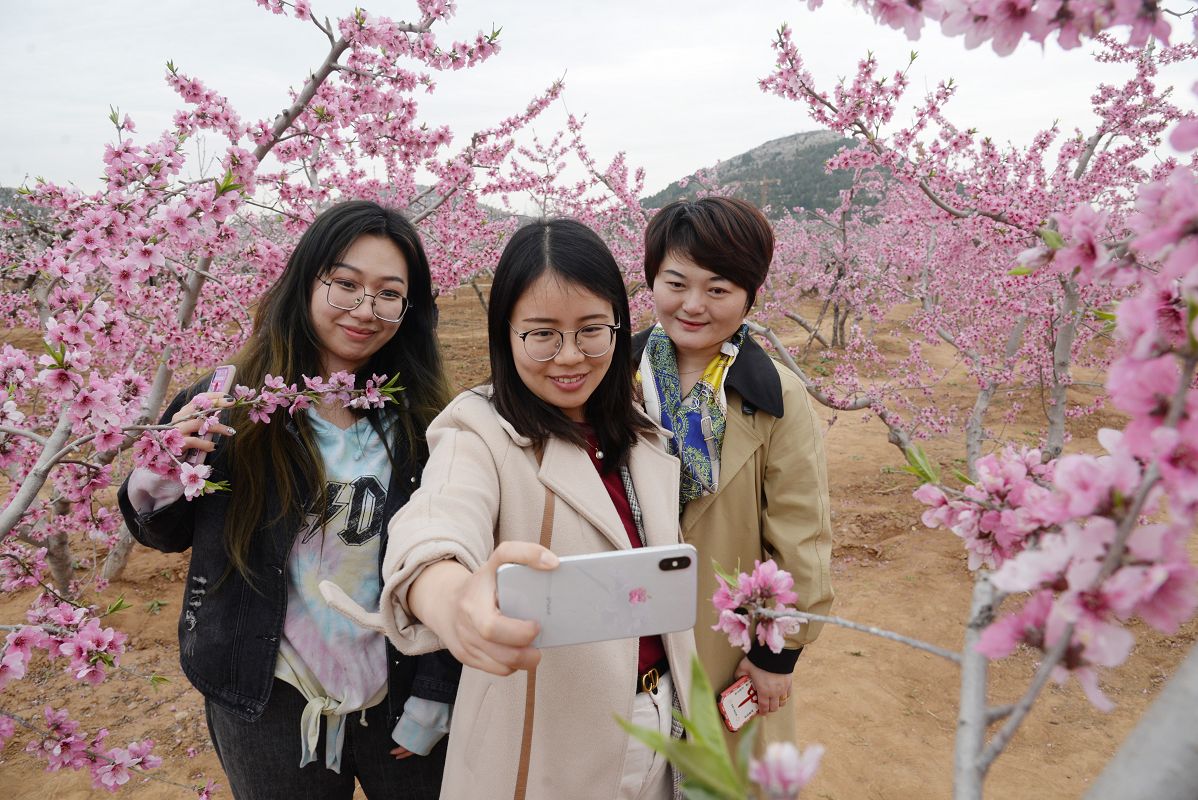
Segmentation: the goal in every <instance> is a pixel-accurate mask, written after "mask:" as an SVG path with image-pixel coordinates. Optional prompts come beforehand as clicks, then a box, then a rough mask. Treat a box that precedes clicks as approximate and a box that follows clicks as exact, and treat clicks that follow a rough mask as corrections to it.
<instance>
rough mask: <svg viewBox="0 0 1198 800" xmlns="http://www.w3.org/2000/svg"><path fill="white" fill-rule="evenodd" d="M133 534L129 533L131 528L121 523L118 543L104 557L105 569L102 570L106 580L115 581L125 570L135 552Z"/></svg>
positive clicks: (102, 575)
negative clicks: (131, 554) (130, 555)
mask: <svg viewBox="0 0 1198 800" xmlns="http://www.w3.org/2000/svg"><path fill="white" fill-rule="evenodd" d="M134 541H135V540H134V538H133V534H131V533H129V528H128V527H127V526H126V525H124V524H123V523H122V524H121V532H120V533H119V534H117V540H116V544H114V545H113V546H112V549H111V550H109V551H108V556H107V557H106V558H105V559H104V570H103V572H101V573H100V574H101V577H103V578H104V580H106V581H115V580H116V579H117V578H119V577H121V575H122V574H124V572H125V565H126V564H127V563H128V562H129V554H130V553H131V552H133V542H134Z"/></svg>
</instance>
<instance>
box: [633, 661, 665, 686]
mask: <svg viewBox="0 0 1198 800" xmlns="http://www.w3.org/2000/svg"><path fill="white" fill-rule="evenodd" d="M669 671H670V662H669V659H666V658H663V659H661V660H660V661H658V662H657V663H656V664H654V665H653V666H651V667H649V668H648V669H646V670H645V671H644V672H642V673H640V674H638V675H637V676H636V690H637V692H650V693H656V692H657V684H658V682H659V681H660V680H661V676H662V675H665V674H666V673H667V672H669Z"/></svg>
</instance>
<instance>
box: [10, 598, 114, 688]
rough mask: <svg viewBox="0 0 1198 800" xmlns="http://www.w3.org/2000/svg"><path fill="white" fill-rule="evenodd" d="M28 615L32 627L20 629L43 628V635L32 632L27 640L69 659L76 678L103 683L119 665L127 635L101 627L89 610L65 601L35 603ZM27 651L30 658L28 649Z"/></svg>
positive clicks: (87, 681)
mask: <svg viewBox="0 0 1198 800" xmlns="http://www.w3.org/2000/svg"><path fill="white" fill-rule="evenodd" d="M28 618H29V622H30V626H26V627H24V628H22V629H21V630H22V631H33V630H35V629H40V638H39V636H38V634H37V633H33V632H31V633H30V634H29V635H28V637H27V638H26V639H25V641H26V642H27V643H30V644H31V645H32V646H36V647H41V648H43V649H44V650H45V651H46V655H48V656H49V657H50V659H51V660H53V659H56V658H59V657H63V658H66V659H68V660H69V662H70V663H69V664H68V665H67V667H66V671H67V672H69V673H70V674H71V676H72V677H73V678H74V679H75V680H77V681H84V682H86V683H89V684H91V685H93V686H95V685H96V684H99V683H101V682H103V680H104V678H105V677H106V676H107V674H108V670H109V669H112V668H114V667H117V666H119V665H120V662H121V655H122V654H123V653H124V651H125V642H126V640H127V639H128V637H127V636H126V635H125V634H124V633H121V632H120V631H118V630H116V629H114V628H104V627H101V624H100V620H99V619H98V618H97V617H95V616H93V614H92V612H91V611H90V610H89V609H87V608H84V607H81V606H74V605H71V604H69V603H65V602H59V603H55V604H45V605H35V606H33V607H32V608H30V609H29V611H28ZM19 632H20V631H18V633H19ZM25 652H26V660H28V655H27V653H28V650H27V649H26V651H25Z"/></svg>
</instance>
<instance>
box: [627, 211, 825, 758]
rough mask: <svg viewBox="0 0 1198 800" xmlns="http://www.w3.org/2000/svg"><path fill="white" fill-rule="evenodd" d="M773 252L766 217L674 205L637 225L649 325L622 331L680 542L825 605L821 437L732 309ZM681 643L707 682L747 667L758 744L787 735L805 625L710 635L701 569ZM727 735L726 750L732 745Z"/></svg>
mask: <svg viewBox="0 0 1198 800" xmlns="http://www.w3.org/2000/svg"><path fill="white" fill-rule="evenodd" d="M773 252H774V235H773V231H772V230H771V229H770V224H769V221H768V220H767V219H766V218H765V216H764V215H763V214H762V213H761V212H760V211H758V210H757V209H756V208H755V207H753V206H752V205H750V204H749V203H746V202H743V201H741V200H736V199H733V198H728V197H706V198H703V199H701V200H698V201H696V202H686V201H679V202H676V203H672V204H670V205H668V206H666V207H665V208H663V209H661V210H660V211H658V212H657V214H656V215H655V216H654V217H653V218H652V219H651V220H650V222H649V225H648V228H647V229H646V231H645V277H646V281H647V282H648V284H649V286H650V287H651V288H652V291H653V304H654V307H655V310H656V312H657V320H658V322H657V324H656V325H655V326H653V328H651V329H650V330H647V331H644V332H642V333H640V334H637V336H636V337H634V339H633V352H634V357H635V358H636V359H637V362H638V363H639V372H638V374H639V377H640V381H641V388H642V392H643V394H644V399H645V408H646V411H647V412H648V413H649V416H650V417H652V418H653V419H654V420H655V421H657V422H660V424H661V426H662V427H663V428H665V429H666V430H668V431H670V433H671V434H672V436H671V438H670V440H669V451H670V452H671V453H674V454H675V455H677V456H678V457H679V459H680V460H681V462H682V470H681V488H680V495H681V498H680V499H681V505H680V512H681V523H682V535H683V538H684V539H685V540H686V541H687V542H689V543H690V544H693V545H694V546H695V548H696V549H697V550H698V551H699V563H700V564H710V563H712V561H713V560H714V561H715V562H717V563H718V564H720V566H721V567H722V568H723V569H725V570H730V571H733V572H736V571H738V570H739V571H745V572H749V571H751V570H752V569H753V565H754V562H756V561H765V560H767V559H771V558H772V559H773V560H774V561H775V562H777V564H778V566H779V567H780V568H782V569H784V570H786V571H788V572H789V573H790V574H791V575H792V576H793V577H794V581H795V586H794V591H795V592H796V593H797V595H798V601H797V603H795V605H796V606H797V607H798V608H799V609H801V610H804V611H810V612H812V613H817V614H826V613H828V610H829V608H830V607H831V603H832V589H831V585H830V578H829V562H830V560H831V549H832V540H831V523H830V515H829V512H828V481H827V471H826V467H825V463H824V450H823V435H822V430H821V425H820V423H819V419H818V418H817V417H816V415H815V412H814V410H813V409H812V407H811V404H810V402H809V400H808V398H807V392H806V391H805V390H804V388H803V385H802V383H801V382H800V381H799V380H798V378H797V377H796V376H795V375H794V374H793V373H791V372H790V371H789V370H787V369H785V368H783V367H781V366H780V365H779V364H777V363H776V362H775V361H774V360H773V359H771V358H770V357H769V356H768V355H766V353H765V351H764V350H762V349H761V347H759V346H758V345H757V344H756V342H754V341H753V339H752V337H750V336H749V332H748V326H747V325H746V324H745V315H746V314H747V313H748V311H749V309H750V308H751V307H752V305H753V302H754V300H755V299H756V296H757V290H758V289H759V288H760V287H761V285H762V284H763V283H764V282H765V278H766V275H767V273H768V271H769V266H770V260H771V259H772V258H773ZM699 575H700V578H699V613H698V617H697V619H698V622H697V623H696V625H695V642H696V645H697V646H698V650H699V658H700V661H702V663H703V666H704V667H705V668H706V670H707V674H708V677H710V679H711V681H712V684H713V685H714V686H715V687H716V688H717V689H722V688H724V687H726V686H728V685H729V684H731V683H732V682H733V681H734V680H736V679H737V678H739V677H740V676H742V675H748V676H749V678H750V680H752V682H753V686H754V688H755V689H756V692H757V703H758V708H759V710H760V713H762V714H764V715H766V719H765V720H764V722H763V728H764V737H763V738H764V741H793V740H794V737H795V719H794V714H793V712H791V713H777V712H779V710H780V709H782V708H783V707H784V706H785V705H786V702H787V699H788V698H789V697H790V692H791V684H792V675H793V672H794V669H795V664H796V662H797V660H798V658H799V653H800V652H801V651H802V649H803V646H804V645H805V644H807V643H809V642H811V641H812V640H814V639H815V637H816V635H817V634H818V632H819V625H818V624H816V623H809V624H807V625H803V626H801V627H800V628H799V629H798V630H796V631H794V632H792V633H791V635H789V636H787V637H786V639H785V642H784V643H780V642H777V641H775V642H773V644H774V645H778V644H784V647H782V649H781V652H777V653H775V652H773V649H772V648H771V647H768V646H766V644H765V643H762V642H760V641H757V640H754V641H753V643H752V646H751V649H750V650H749V652H748V654H747V655H745V654H744V653H742V652H741V651H740V650H737V649H735V648H732V647H729V645H728V638H727V636H725V635H724V634H723V633H720V632H718V631H715V630H713V628H712V626H713V625H715V623H716V621H717V616H716V611H715V609H714V607H713V606H712V604H711V597H712V595H713V594H714V593H715V590H716V588H717V583H716V577H715V573H714V572H713V571H711V570H701V571H700V573H699ZM736 738H737V736H736V734H729V735H728V744H729V745H730V746H734V745H735V744H736Z"/></svg>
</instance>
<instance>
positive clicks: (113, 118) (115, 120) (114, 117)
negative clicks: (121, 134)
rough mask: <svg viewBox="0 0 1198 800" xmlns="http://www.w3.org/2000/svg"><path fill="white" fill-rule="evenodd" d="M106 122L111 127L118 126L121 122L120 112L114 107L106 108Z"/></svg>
mask: <svg viewBox="0 0 1198 800" xmlns="http://www.w3.org/2000/svg"><path fill="white" fill-rule="evenodd" d="M108 121H109V122H111V123H112V124H113V125H119V124H120V121H121V112H120V109H118V108H117V107H116V106H109V107H108Z"/></svg>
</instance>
